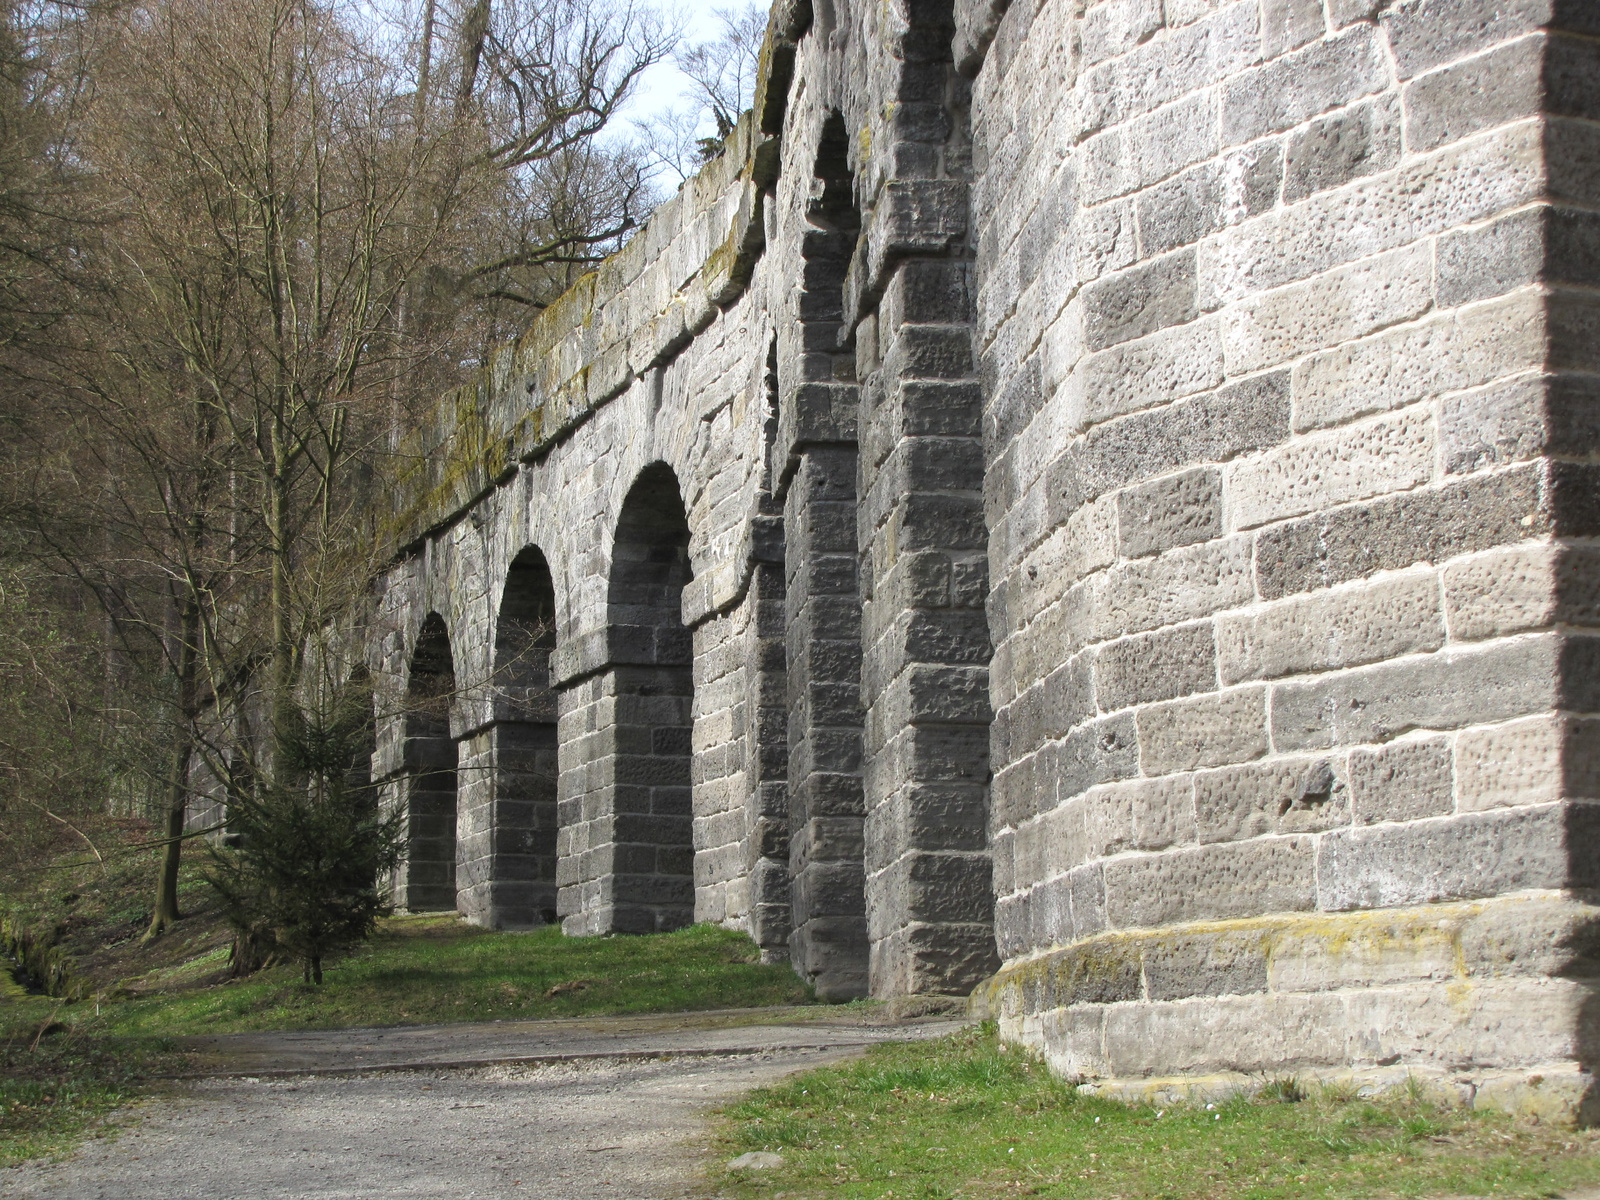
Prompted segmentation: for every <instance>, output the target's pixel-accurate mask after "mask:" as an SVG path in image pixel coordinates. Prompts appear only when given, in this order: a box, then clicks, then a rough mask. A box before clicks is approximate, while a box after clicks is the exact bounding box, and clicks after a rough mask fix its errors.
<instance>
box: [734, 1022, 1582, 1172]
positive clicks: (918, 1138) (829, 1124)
mask: <svg viewBox="0 0 1600 1200" xmlns="http://www.w3.org/2000/svg"><path fill="white" fill-rule="evenodd" d="M725 1116H726V1118H727V1123H726V1126H725V1132H724V1134H723V1139H722V1145H721V1147H720V1148H721V1149H722V1150H723V1151H725V1153H724V1154H722V1155H721V1157H722V1158H731V1157H732V1156H734V1155H736V1154H740V1153H743V1152H745V1151H748V1150H771V1151H777V1152H778V1153H780V1154H782V1155H783V1157H784V1160H785V1162H784V1165H783V1166H781V1167H778V1168H775V1169H772V1170H767V1171H759V1172H744V1171H732V1172H727V1171H725V1172H724V1173H723V1174H722V1176H721V1177H720V1178H719V1179H718V1180H717V1181H716V1182H718V1183H719V1184H720V1185H721V1186H722V1187H723V1189H724V1190H725V1192H726V1193H727V1194H729V1195H731V1196H733V1197H735V1198H737V1200H756V1198H757V1197H762V1198H765V1197H771V1198H772V1200H779V1198H780V1197H781V1198H783V1200H803V1198H808V1197H820V1196H828V1197H832V1198H841V1200H854V1198H858V1197H859V1198H863V1200H865V1198H869V1197H870V1198H873V1200H877V1198H878V1197H893V1198H895V1200H906V1198H910V1200H954V1198H955V1197H975V1198H988V1197H1010V1196H1044V1197H1062V1198H1066V1197H1072V1198H1073V1200H1089V1198H1095V1197H1104V1198H1106V1200H1113V1198H1115V1200H1132V1198H1136V1197H1150V1198H1151V1200H1156V1198H1160V1200H1191V1198H1193V1200H1200V1198H1205V1200H1212V1198H1216V1200H1221V1198H1223V1197H1227V1198H1228V1200H1287V1198H1289V1197H1294V1198H1296V1200H1300V1198H1304V1197H1327V1198H1329V1200H1338V1198H1344V1197H1351V1198H1355V1197H1362V1198H1365V1197H1372V1196H1394V1197H1403V1196H1431V1195H1442V1194H1453V1195H1491V1194H1492V1195H1495V1196H1521V1197H1547V1196H1552V1195H1555V1194H1556V1193H1558V1192H1560V1191H1562V1190H1563V1189H1566V1188H1570V1187H1574V1186H1580V1185H1584V1184H1592V1183H1595V1182H1600V1155H1597V1154H1596V1153H1595V1151H1596V1150H1597V1149H1600V1135H1597V1134H1596V1133H1594V1132H1590V1131H1583V1132H1574V1131H1572V1130H1570V1129H1561V1128H1557V1127H1554V1126H1550V1125H1537V1124H1530V1123H1525V1122H1518V1121H1513V1120H1511V1119H1510V1118H1507V1117H1503V1116H1500V1115H1497V1114H1491V1113H1476V1112H1471V1111H1466V1110H1462V1109H1459V1108H1454V1107H1447V1106H1444V1105H1441V1104H1437V1103H1435V1102H1434V1101H1433V1100H1432V1099H1431V1098H1430V1097H1428V1096H1427V1095H1426V1094H1424V1093H1423V1092H1422V1091H1421V1090H1420V1089H1412V1090H1411V1092H1410V1093H1409V1094H1406V1095H1396V1096H1390V1097H1385V1098H1382V1099H1373V1100H1363V1099H1359V1098H1354V1097H1350V1096H1348V1095H1338V1094H1334V1093H1331V1092H1325V1091H1323V1090H1322V1089H1319V1088H1316V1087H1307V1088H1305V1089H1299V1088H1295V1087H1289V1086H1283V1085H1282V1083H1281V1082H1280V1086H1278V1087H1277V1088H1275V1089H1273V1094H1272V1096H1271V1097H1270V1098H1266V1099H1262V1100H1242V1099H1241V1100H1234V1101H1230V1102H1229V1103H1226V1104H1223V1105H1220V1106H1217V1107H1216V1108H1215V1109H1212V1110H1206V1109H1201V1108H1175V1109H1168V1110H1165V1111H1162V1110H1158V1109H1152V1108H1146V1107H1133V1106H1127V1105H1122V1104H1119V1103H1116V1102H1113V1101H1109V1100H1096V1099H1092V1098H1089V1097H1083V1096H1080V1095H1078V1093H1077V1092H1076V1091H1074V1090H1073V1089H1072V1088H1071V1087H1069V1086H1067V1085H1065V1084H1063V1083H1061V1082H1060V1081H1059V1080H1056V1079H1054V1078H1053V1077H1052V1076H1051V1075H1050V1074H1049V1072H1048V1071H1046V1070H1045V1068H1044V1067H1043V1066H1042V1065H1041V1064H1040V1063H1038V1062H1037V1061H1036V1060H1033V1059H1031V1058H1029V1057H1028V1056H1026V1055H1023V1054H1019V1053H1016V1052H1010V1053H1007V1052H1003V1051H1002V1050H1000V1048H999V1047H998V1046H997V1044H996V1040H995V1036H994V1033H993V1030H992V1028H985V1029H981V1030H972V1031H966V1032H963V1033H960V1034H957V1035H954V1036H953V1037H949V1038H945V1039H942V1040H940V1041H938V1042H933V1043H922V1044H920V1045H902V1046H883V1047H876V1048H874V1049H873V1050H872V1052H871V1053H869V1054H868V1055H867V1056H866V1057H865V1058H864V1059H861V1060H859V1061H856V1062H852V1063H849V1064H846V1065H843V1066H839V1067H831V1068H824V1069H821V1070H817V1071H812V1072H808V1073H806V1074H804V1075H799V1076H796V1077H794V1078H793V1079H791V1080H788V1081H786V1082H785V1083H783V1084H782V1085H780V1086H777V1087H773V1088H767V1089H763V1090H762V1091H760V1092H756V1093H754V1094H753V1095H752V1096H750V1097H749V1098H748V1099H746V1100H744V1101H742V1102H740V1103H738V1104H735V1105H733V1106H731V1107H730V1108H728V1109H727V1110H726V1112H725Z"/></svg>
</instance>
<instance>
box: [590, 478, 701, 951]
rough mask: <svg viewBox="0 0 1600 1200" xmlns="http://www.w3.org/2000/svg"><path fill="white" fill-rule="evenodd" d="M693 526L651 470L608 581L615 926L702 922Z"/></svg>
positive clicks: (634, 499) (629, 507)
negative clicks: (691, 618) (689, 600)
mask: <svg viewBox="0 0 1600 1200" xmlns="http://www.w3.org/2000/svg"><path fill="white" fill-rule="evenodd" d="M693 577H694V572H693V570H692V569H691V568H690V566H689V522H688V519H687V517H686V516H685V514H684V509H683V500H682V497H681V495H680V493H679V491H678V480H677V477H676V476H675V475H674V474H673V473H672V470H671V468H669V467H668V466H667V465H666V464H665V463H656V464H654V465H652V466H650V467H648V468H646V469H645V470H644V471H643V472H642V473H641V474H640V476H639V478H638V480H637V481H636V482H635V483H634V485H633V487H632V489H631V490H630V491H629V492H628V496H627V499H626V500H624V501H623V505H622V515H621V517H620V519H619V520H618V522H617V536H616V541H615V543H614V549H613V554H612V563H611V582H610V594H609V601H610V614H609V615H610V637H611V659H612V662H613V663H614V664H615V689H616V691H615V696H616V698H615V714H616V715H615V734H616V754H615V762H614V774H613V779H614V786H613V797H614V799H613V804H614V808H613V815H612V819H613V824H612V832H611V873H612V878H613V880H614V882H613V892H612V896H611V908H612V910H613V911H612V914H611V921H610V926H611V928H613V929H615V930H617V931H619V932H649V931H653V930H662V929H675V928H678V927H680V926H683V925H687V924H690V923H691V922H692V921H693V920H694V838H693V809H692V805H691V789H690V741H691V736H692V732H693V716H694V712H693V710H694V673H693V664H694V646H693V639H692V638H691V636H690V633H689V630H688V629H686V628H684V624H683V617H682V604H683V588H684V585H685V584H687V583H688V582H689V581H690V580H691V579H692V578H693Z"/></svg>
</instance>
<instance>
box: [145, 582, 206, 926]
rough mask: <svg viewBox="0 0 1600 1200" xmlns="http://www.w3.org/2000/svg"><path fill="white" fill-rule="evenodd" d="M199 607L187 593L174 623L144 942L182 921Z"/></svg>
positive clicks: (191, 594) (195, 711)
mask: <svg viewBox="0 0 1600 1200" xmlns="http://www.w3.org/2000/svg"><path fill="white" fill-rule="evenodd" d="M199 635H200V608H199V605H198V603H197V601H196V600H195V597H194V594H193V593H192V592H191V593H190V594H189V595H188V596H187V597H185V599H184V601H183V611H182V613H181V615H180V617H179V620H178V645H177V652H178V705H177V712H176V714H175V715H176V717H177V720H176V723H175V724H176V728H175V729H174V730H173V735H172V736H173V746H172V774H171V776H170V777H169V779H168V782H167V827H166V831H165V835H166V839H167V840H166V844H165V845H164V846H162V847H161V872H160V874H159V875H158V876H157V877H156V903H155V909H154V911H153V912H152V913H151V914H150V928H149V929H147V930H145V934H144V940H145V941H147V942H148V941H152V940H153V939H155V938H158V937H160V936H161V934H162V933H163V932H164V931H165V930H166V928H167V926H169V925H171V924H172V923H173V922H174V921H177V920H179V919H180V918H181V917H182V915H183V914H182V913H180V912H179V911H178V867H179V865H180V863H181V862H182V861H183V826H184V822H185V819H186V818H187V817H188V814H189V782H188V776H189V758H190V755H192V754H193V753H194V722H195V721H196V719H197V717H198V712H197V710H198V707H199V688H198V687H197V686H196V685H197V680H198V669H199V655H198V647H197V646H196V644H195V643H196V642H197V641H198V639H199Z"/></svg>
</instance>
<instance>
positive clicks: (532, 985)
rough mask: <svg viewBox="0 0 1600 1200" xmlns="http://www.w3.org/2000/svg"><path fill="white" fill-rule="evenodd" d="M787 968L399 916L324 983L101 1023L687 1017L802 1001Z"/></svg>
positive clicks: (648, 943) (257, 985)
mask: <svg viewBox="0 0 1600 1200" xmlns="http://www.w3.org/2000/svg"><path fill="white" fill-rule="evenodd" d="M808 1000H810V995H809V993H808V991H807V989H806V988H805V986H804V985H803V984H802V983H801V982H800V981H799V980H798V979H797V978H796V977H795V974H794V972H793V971H792V970H790V969H789V967H788V966H786V965H781V964H780V965H763V964H762V963H761V961H760V956H759V953H758V952H757V950H756V947H755V945H754V943H752V942H751V941H750V939H749V938H747V937H745V936H744V935H743V934H740V933H733V932H731V931H729V930H726V929H720V928H718V927H716V926H713V925H695V926H692V927H691V928H688V929H681V930H679V931H677V932H676V933H663V934H650V935H646V936H639V937H611V938H564V937H562V936H561V932H560V930H559V929H557V928H555V927H554V926H551V927H547V928H544V929H539V930H535V931H533V932H531V933H492V932H489V931H487V930H481V929H477V928H475V927H474V926H471V925H467V924H465V923H464V922H461V921H459V920H457V919H456V918H454V917H397V918H391V919H389V920H386V921H382V922H380V923H379V930H378V935H377V936H376V937H375V938H374V939H373V940H372V942H371V943H369V944H368V945H366V946H363V947H361V948H360V949H358V950H355V951H354V952H352V953H350V954H348V955H346V956H345V957H343V958H341V959H338V960H336V961H333V962H330V964H329V965H328V967H327V968H326V982H324V983H323V984H322V986H321V987H315V986H307V985H305V984H303V983H301V982H300V968H299V967H298V966H286V967H283V968H277V969H273V970H269V971H264V972H262V973H260V974H259V975H257V976H254V977H252V978H250V979H246V980H241V981H239V982H236V983H229V984H223V985H218V986H211V987H205V988H196V989H192V990H187V991H184V990H178V991H172V992H168V993H166V994H161V995H150V996H144V997H137V998H133V999H128V1000H124V1001H122V1002H120V1003H118V1004H116V1005H114V1006H110V1007H107V1008H106V1009H105V1010H104V1016H103V1018H102V1019H103V1021H104V1022H105V1027H106V1028H107V1029H109V1030H111V1031H112V1032H115V1033H119V1034H124V1035H129V1034H152V1033H159V1034H190V1033H225V1032H230V1031H243V1030H260V1029H328V1028H337V1027H341V1026H358V1025H421V1024H442V1023H447V1022H453V1021H488V1020H513V1019H519V1020H520V1019H529V1018H538V1017H571V1016H584V1015H591V1014H601V1013H647V1012H692V1011H696V1010H703V1009H710V1008H753V1007H758V1006H762V1005H776V1004H795V1003H805V1002H807V1001H808Z"/></svg>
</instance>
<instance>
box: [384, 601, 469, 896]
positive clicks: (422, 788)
mask: <svg viewBox="0 0 1600 1200" xmlns="http://www.w3.org/2000/svg"><path fill="white" fill-rule="evenodd" d="M455 691H456V671H455V660H454V658H453V657H452V656H451V653H450V635H449V633H448V632H447V631H446V629H445V624H444V618H443V617H441V616H439V614H438V613H429V614H428V617H427V619H426V620H424V621H423V623H422V631H421V633H419V634H418V636H417V648H416V650H414V651H413V652H412V655H411V672H410V675H409V678H408V681H407V685H406V709H405V767H406V786H405V795H404V801H403V802H404V804H405V839H406V847H405V858H404V860H403V861H402V862H401V864H400V867H399V869H398V871H397V872H396V878H395V903H397V904H398V905H400V906H401V907H402V908H406V909H409V910H411V911H412V912H443V911H453V910H454V909H455V907H456V743H455V739H454V738H452V737H451V736H450V705H451V701H452V700H453V699H454V697H455Z"/></svg>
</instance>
